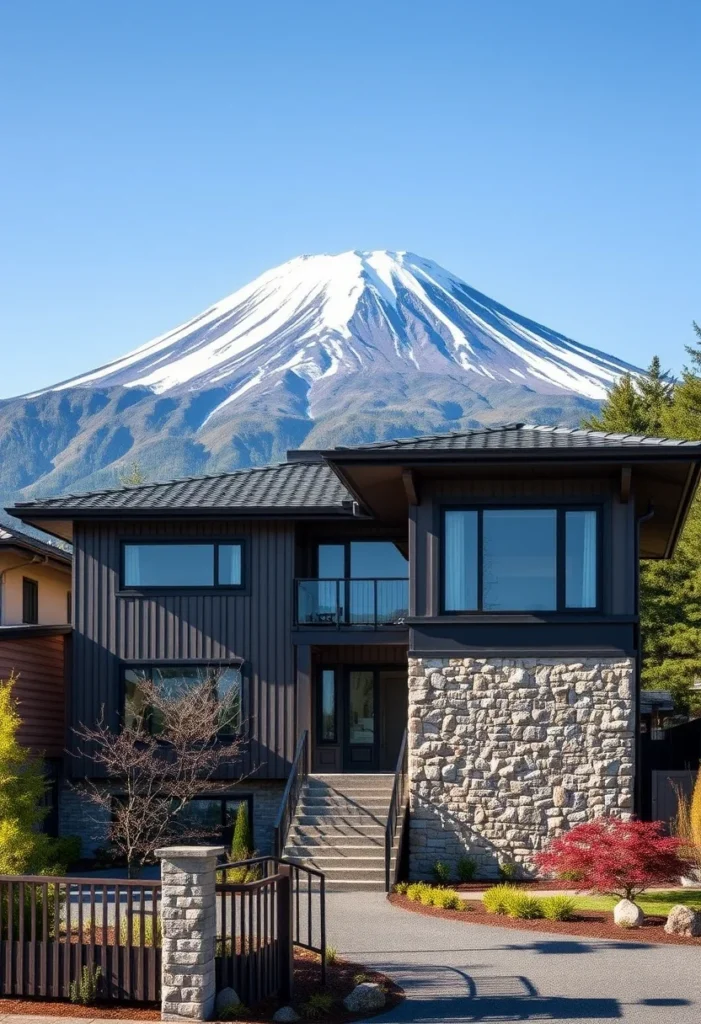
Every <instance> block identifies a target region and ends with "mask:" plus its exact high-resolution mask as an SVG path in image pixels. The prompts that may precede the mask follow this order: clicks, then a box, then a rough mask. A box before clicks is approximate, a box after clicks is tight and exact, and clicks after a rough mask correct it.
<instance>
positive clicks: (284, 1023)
mask: <svg viewBox="0 0 701 1024" xmlns="http://www.w3.org/2000/svg"><path fill="white" fill-rule="evenodd" d="M273 1020H274V1021H275V1022H276V1024H294V1022H295V1021H297V1020H299V1014H298V1013H296V1012H295V1010H293V1009H292V1007H291V1006H281V1007H280V1009H279V1010H276V1011H275V1013H274V1015H273Z"/></svg>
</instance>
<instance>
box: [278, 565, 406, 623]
mask: <svg viewBox="0 0 701 1024" xmlns="http://www.w3.org/2000/svg"><path fill="white" fill-rule="evenodd" d="M408 609H409V581H408V580H407V579H406V578H398V577H397V578H384V579H357V578H356V579H296V580H295V621H296V624H297V625H298V626H313V627H318V626H320V627H329V628H331V629H343V628H349V627H354V626H355V627H362V628H364V629H368V628H369V629H378V628H382V627H388V626H403V625H404V623H405V620H406V616H407V615H408Z"/></svg>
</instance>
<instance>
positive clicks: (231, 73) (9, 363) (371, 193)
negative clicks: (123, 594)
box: [0, 0, 701, 397]
mask: <svg viewBox="0 0 701 1024" xmlns="http://www.w3.org/2000/svg"><path fill="white" fill-rule="evenodd" d="M700 44H701V5H699V4H698V3H696V2H694V0H688V2H687V0H666V2H665V3H659V2H658V0H655V2H649V0H615V2H613V3H612V2H611V0H587V2H571V0H528V2H524V0H516V2H509V0H496V2H492V0H483V2H479V3H478V2H474V0H456V2H451V0H433V2H432V3H426V2H425V0H421V2H416V0H401V2H394V0H372V2H369V0H352V2H351V0H334V2H328V0H322V2H317V0H298V2H296V3H290V2H289V0H267V2H266V0H259V2H256V3H250V2H246V3H243V2H239V0H227V2H217V0H207V2H206V3H201V4H200V3H193V2H192V0H188V2H180V0H149V2H148V3H144V2H143V0H139V2H131V0H120V2H119V3H117V2H112V0H105V2H102V3H95V2H94V0H62V2H54V0H44V2H37V0H23V2H22V3H14V4H9V3H8V4H4V5H2V8H1V10H0V128H1V132H0V138H1V139H2V149H3V151H4V155H3V158H2V160H1V161H0V237H1V238H2V244H1V245H0V262H1V265H0V301H1V303H2V316H1V317H0V355H1V360H0V397H7V396H9V395H13V394H18V393H21V392H23V391H27V390H30V389H33V388H37V387H40V386H42V385H48V384H51V383H54V382H56V381H58V380H59V379H61V378H65V377H68V376H71V375H73V374H75V373H78V372H80V371H84V370H88V369H90V368H93V367H95V366H97V365H99V364H100V363H102V362H105V361H107V360H108V359H110V358H113V357H116V356H118V355H120V354H123V353H124V352H126V351H128V350H129V349H130V348H133V347H135V346H136V345H139V344H142V343H143V342H145V341H147V340H149V339H150V338H151V337H153V336H154V335H157V334H159V333H161V332H163V331H165V330H167V329H168V328H169V327H172V326H174V325H176V324H178V323H179V322H181V321H183V320H185V319H187V318H189V317H190V316H192V315H194V314H195V313H198V312H200V311H201V310H202V309H203V308H205V307H206V306H207V305H208V304H210V303H211V302H212V301H214V300H216V299H218V298H221V297H222V296H224V295H226V294H228V293H229V292H231V291H234V290H235V289H236V288H237V287H239V286H240V285H242V284H244V283H246V282H247V281H249V280H250V279H251V278H253V277H254V276H256V275H257V274H258V273H260V272H262V271H263V270H266V269H268V268H269V267H271V266H274V265H275V264H278V263H281V262H283V261H284V260H286V259H289V258H291V257H293V256H296V255H298V254H300V253H305V252H306V253H313V252H324V251H326V252H339V251H342V250H345V249H354V248H359V249H370V248H389V249H410V250H413V251H414V252H417V253H419V254H421V255H423V256H427V257H430V258H432V259H435V260H437V261H438V262H439V263H442V264H443V265H444V266H446V267H448V268H449V269H450V270H452V271H453V272H455V273H457V274H459V275H461V276H462V277H463V278H465V280H467V281H468V282H469V283H470V284H471V285H473V286H474V287H476V288H479V289H481V290H483V291H485V292H487V293H488V294H490V295H492V296H493V297H495V298H497V299H498V300H500V301H501V302H504V303H506V304H507V305H509V306H511V307H512V308H513V309H515V310H517V311H518V312H520V313H523V314H524V315H526V316H530V317H532V318H534V319H536V320H540V321H541V322H543V323H545V324H546V325H547V326H549V327H552V328H554V329H556V330H560V331H563V332H564V333H566V334H569V335H570V336H572V337H574V338H576V339H577V340H579V341H581V342H584V343H586V344H590V345H593V346H595V347H598V348H602V349H604V350H607V351H610V352H613V353H616V354H617V355H619V356H622V357H624V358H626V359H628V360H630V361H633V362H635V363H638V364H645V363H647V361H648V360H649V358H650V356H651V355H652V354H653V353H655V352H659V353H660V354H661V356H662V358H663V361H664V363H665V364H666V365H667V366H670V367H672V368H673V369H675V370H676V369H679V367H680V366H681V364H682V363H683V360H684V344H685V343H687V342H690V341H691V338H692V335H691V320H692V319H694V318H695V319H697V320H701V294H700V292H701V288H700V282H701V258H700V256H699V253H700V251H701V241H700V239H701V231H700V228H701V216H700V207H701V201H700V190H699V181H700V180H701V176H700V172H701V159H700V151H701V142H700V137H701V133H700V132H699V109H701V102H700V100H701V95H700V93H701V87H700V83H701V70H700V69H701V63H700V61H699V50H700Z"/></svg>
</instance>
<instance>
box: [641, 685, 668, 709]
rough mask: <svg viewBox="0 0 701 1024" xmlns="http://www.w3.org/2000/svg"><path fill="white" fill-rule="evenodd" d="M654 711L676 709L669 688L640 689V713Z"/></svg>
mask: <svg viewBox="0 0 701 1024" xmlns="http://www.w3.org/2000/svg"><path fill="white" fill-rule="evenodd" d="M653 711H674V699H673V698H672V694H671V693H670V691H669V690H641V691H640V714H641V715H650V714H652V712H653Z"/></svg>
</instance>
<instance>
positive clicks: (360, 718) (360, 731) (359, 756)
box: [345, 668, 379, 772]
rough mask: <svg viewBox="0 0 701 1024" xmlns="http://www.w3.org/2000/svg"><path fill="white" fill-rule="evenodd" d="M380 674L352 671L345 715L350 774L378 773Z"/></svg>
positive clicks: (348, 769)
mask: <svg viewBox="0 0 701 1024" xmlns="http://www.w3.org/2000/svg"><path fill="white" fill-rule="evenodd" d="M377 675H378V673H377V671H376V670H375V669H371V668H370V669H368V668H362V669H355V668H353V669H349V670H348V674H347V684H346V716H345V717H346V744H345V746H346V756H345V762H346V765H345V768H346V771H351V772H373V771H377V753H378V735H377V717H378V716H377V710H378V692H379V691H378V686H377V681H378V680H377Z"/></svg>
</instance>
